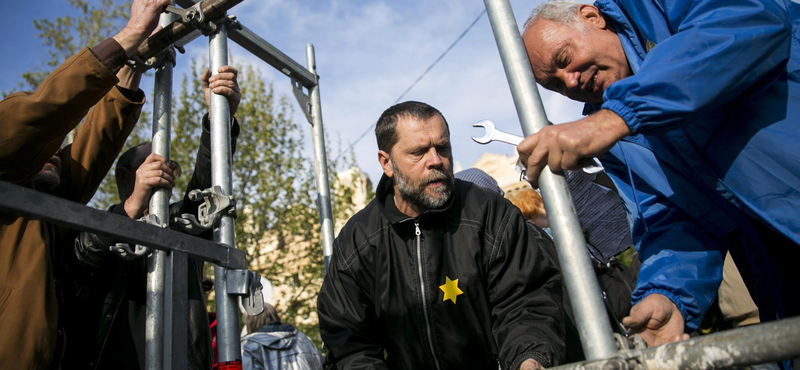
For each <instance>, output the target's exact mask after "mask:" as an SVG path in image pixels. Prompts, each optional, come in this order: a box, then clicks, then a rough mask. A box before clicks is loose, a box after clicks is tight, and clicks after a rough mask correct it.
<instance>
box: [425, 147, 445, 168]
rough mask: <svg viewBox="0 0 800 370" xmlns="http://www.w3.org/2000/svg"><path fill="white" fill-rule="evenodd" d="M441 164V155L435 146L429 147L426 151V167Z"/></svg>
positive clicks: (434, 166) (439, 165)
mask: <svg viewBox="0 0 800 370" xmlns="http://www.w3.org/2000/svg"><path fill="white" fill-rule="evenodd" d="M441 166H442V157H441V156H439V152H438V151H436V148H431V150H430V151H429V152H428V168H438V167H441Z"/></svg>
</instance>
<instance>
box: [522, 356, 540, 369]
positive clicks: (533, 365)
mask: <svg viewBox="0 0 800 370" xmlns="http://www.w3.org/2000/svg"><path fill="white" fill-rule="evenodd" d="M543 369H544V367H543V366H542V365H540V364H539V362H538V361H536V360H534V359H532V358H529V359H527V360H525V362H523V363H522V364H520V365H519V370H543Z"/></svg>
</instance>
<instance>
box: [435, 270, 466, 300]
mask: <svg viewBox="0 0 800 370" xmlns="http://www.w3.org/2000/svg"><path fill="white" fill-rule="evenodd" d="M444 278H445V279H446V280H445V283H444V285H441V286H439V289H441V290H442V291H443V292H444V299H442V302H444V301H446V300H448V299H449V300H451V301H453V304H456V297H458V296H459V295H461V294H464V292H462V291H461V289H458V279H455V280H450V278H449V277H447V276H445V277H444Z"/></svg>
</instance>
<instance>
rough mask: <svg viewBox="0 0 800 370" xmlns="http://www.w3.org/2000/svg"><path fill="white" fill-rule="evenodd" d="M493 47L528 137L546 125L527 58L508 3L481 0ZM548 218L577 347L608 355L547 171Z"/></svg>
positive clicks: (590, 281)
mask: <svg viewBox="0 0 800 370" xmlns="http://www.w3.org/2000/svg"><path fill="white" fill-rule="evenodd" d="M484 4H485V5H486V11H487V13H488V15H489V20H490V22H491V24H492V30H493V31H494V37H495V40H496V41H497V48H498V50H499V51H500V58H501V59H502V61H503V68H504V69H505V71H506V77H507V78H508V84H509V86H510V87H511V94H512V95H513V97H514V105H515V106H516V108H517V114H518V115H519V118H520V124H521V125H522V131H523V133H524V134H525V135H526V136H527V135H531V134H533V133H535V132H537V131H539V130H541V129H542V128H544V127H545V126H547V125H549V124H550V122H548V121H547V116H546V114H545V111H544V106H543V105H542V99H541V98H540V97H539V91H538V90H537V89H536V81H535V80H534V78H533V71H532V70H531V66H530V62H529V61H528V55H527V54H526V52H525V48H524V46H523V44H522V36H521V35H520V32H519V28H518V27H517V21H516V20H515V19H514V13H513V11H512V10H511V4H509V2H508V0H484ZM539 185H540V187H541V191H542V198H543V199H544V205H545V210H546V211H547V220H548V222H550V229H551V230H552V231H553V239H555V242H556V248H557V250H558V259H559V261H560V263H561V270H562V276H563V277H564V285H565V286H566V288H567V291H568V292H569V298H570V301H571V302H572V309H573V311H574V313H575V321H576V324H577V327H578V332H579V333H580V336H581V344H582V345H583V350H584V352H585V354H586V358H587V359H589V360H592V359H598V358H603V357H608V356H611V355H613V354H614V353H616V351H617V348H616V344H615V342H614V337H613V335H612V331H611V324H610V322H609V321H608V315H607V314H606V311H605V308H604V306H603V301H602V296H601V290H600V286H599V284H598V283H597V277H596V276H595V274H594V269H593V268H592V265H591V262H590V260H589V253H588V251H587V249H586V241H585V240H584V238H583V233H582V232H581V226H580V223H579V222H578V216H577V214H576V213H575V207H574V206H573V204H572V196H571V195H570V192H569V188H568V187H567V182H566V180H565V179H564V176H563V175H562V174H554V173H552V172H550V168H548V167H545V169H544V171H542V174H541V176H540V177H539Z"/></svg>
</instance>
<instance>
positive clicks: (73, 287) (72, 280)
mask: <svg viewBox="0 0 800 370" xmlns="http://www.w3.org/2000/svg"><path fill="white" fill-rule="evenodd" d="M238 134H239V124H238V122H234V124H233V126H232V127H231V138H232V142H231V144H232V149H233V150H235V147H236V141H235V139H236V137H237V136H238ZM200 141H201V145H200V146H199V148H198V152H197V157H196V162H195V167H194V173H193V174H192V178H191V179H190V180H189V184H188V186H187V189H186V193H185V195H184V199H183V200H182V201H180V202H177V203H173V204H171V205H170V209H169V212H170V221H172V220H173V219H174V217H177V216H180V215H181V214H183V213H190V214H195V215H196V214H197V208H198V206H199V205H200V202H193V201H191V200H189V197H188V194H189V192H190V191H192V190H194V189H206V188H209V187H211V152H210V149H209V148H210V146H211V142H210V133H209V122H208V116H206V117H204V118H203V132H202V135H201V140H200ZM109 211H110V212H114V213H118V214H121V215H125V213H124V212H125V211H124V209H123V207H122V205H120V204H117V205H114V206H112V207H111V208H110V209H109ZM170 223H172V222H170ZM171 226H173V228H174V225H171ZM198 236H199V237H203V238H206V239H210V238H211V237H212V236H213V235H212V234H211V232H210V231H209V232H206V233H203V234H200V235H198ZM116 242H117V240H116V239H115V238H112V237H107V236H103V235H97V234H94V233H88V232H81V233H80V234H78V236H77V237H76V238H74V241H73V245H70V246H69V247H66V248H61V254H60V255H58V256H57V257H56V262H57V263H56V266H57V269H56V271H57V272H56V286H57V295H58V298H59V322H60V326H61V327H62V328H63V330H64V331H65V333H66V349H65V353H64V359H63V361H62V368H63V369H109V368H114V369H144V365H145V364H144V345H145V341H144V331H145V322H144V318H145V303H146V285H147V284H146V278H147V269H146V267H147V261H146V258H139V259H136V260H133V261H125V260H123V259H121V258H118V257H117V256H116V255H114V254H112V253H111V252H109V249H108V248H109V246H110V245H113V244H115V243H116ZM188 265H189V267H188V268H189V271H188V294H189V297H188V298H189V301H188V307H187V309H188V314H187V319H188V338H187V340H188V344H189V348H188V352H187V354H188V356H189V360H188V363H187V365H188V367H189V369H193V370H194V369H198V370H199V369H211V362H212V360H213V354H212V351H211V333H210V331H209V321H208V312H207V311H206V302H205V298H204V293H203V290H202V287H201V282H202V261H197V260H194V259H191V258H190V259H189V264H188Z"/></svg>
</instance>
